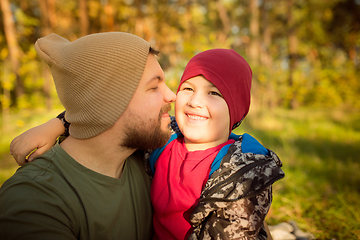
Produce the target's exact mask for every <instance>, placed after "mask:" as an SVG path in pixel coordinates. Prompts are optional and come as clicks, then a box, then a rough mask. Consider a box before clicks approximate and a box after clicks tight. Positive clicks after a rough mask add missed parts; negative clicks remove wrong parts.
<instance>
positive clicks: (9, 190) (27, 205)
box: [0, 144, 152, 240]
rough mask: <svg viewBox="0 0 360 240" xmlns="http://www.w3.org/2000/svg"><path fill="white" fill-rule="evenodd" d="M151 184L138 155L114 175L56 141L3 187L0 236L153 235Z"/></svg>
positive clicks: (99, 237)
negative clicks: (82, 161)
mask: <svg viewBox="0 0 360 240" xmlns="http://www.w3.org/2000/svg"><path fill="white" fill-rule="evenodd" d="M150 186H151V182H150V178H149V176H148V175H147V174H146V172H145V170H144V167H143V165H142V160H141V159H139V158H138V157H136V156H130V157H129V158H128V159H127V160H126V162H125V165H124V169H123V173H122V175H121V178H120V179H115V178H111V177H108V176H105V175H102V174H99V173H97V172H94V171H92V170H90V169H88V168H86V167H84V166H82V165H81V164H79V163H78V162H76V161H75V160H74V159H73V158H71V157H70V156H69V155H68V154H67V153H66V152H65V151H64V150H63V149H62V148H61V146H60V145H59V144H56V145H55V146H54V147H53V148H51V149H50V150H49V151H48V152H46V153H45V154H43V155H42V156H41V157H39V158H38V159H36V160H35V161H33V162H32V163H28V164H25V165H24V166H23V167H21V168H19V169H18V170H17V172H16V173H15V174H14V176H12V177H11V178H10V179H8V180H7V181H6V182H5V183H4V184H3V186H2V187H1V189H0V236H1V239H37V240H38V239H52V240H56V239H66V240H69V239H84V240H85V239H86V240H89V239H95V240H104V239H130V240H132V239H134V240H135V239H151V238H152V207H151V202H150Z"/></svg>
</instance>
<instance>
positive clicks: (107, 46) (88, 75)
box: [35, 32, 150, 139]
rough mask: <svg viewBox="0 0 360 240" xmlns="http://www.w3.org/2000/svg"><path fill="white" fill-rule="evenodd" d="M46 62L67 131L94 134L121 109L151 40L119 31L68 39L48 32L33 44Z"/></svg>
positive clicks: (140, 71)
mask: <svg viewBox="0 0 360 240" xmlns="http://www.w3.org/2000/svg"><path fill="white" fill-rule="evenodd" d="M35 49H36V51H37V52H38V54H39V55H40V57H41V58H42V59H43V60H44V61H45V62H46V63H47V64H48V65H49V67H50V69H51V72H52V75H53V79H54V82H55V86H56V90H57V93H58V96H59V98H60V101H61V103H62V104H63V105H64V107H65V109H66V115H65V118H66V120H67V121H68V122H70V123H71V125H70V135H71V136H73V137H74V138H78V139H87V138H91V137H94V136H96V135H98V134H100V133H102V132H103V131H105V130H107V129H109V128H110V127H111V126H113V124H114V123H115V122H116V120H117V119H118V118H119V117H120V116H121V114H122V113H123V112H124V110H125V109H126V107H127V105H128V103H129V102H130V100H131V98H132V96H133V94H134V92H135V90H136V88H137V86H138V84H139V81H140V79H141V76H142V74H143V71H144V68H145V64H146V61H147V57H148V54H149V49H150V43H148V42H147V41H145V40H144V39H142V38H140V37H137V36H135V35H132V34H129V33H123V32H108V33H97V34H90V35H87V36H85V37H82V38H79V39H77V40H75V41H73V42H70V41H68V40H67V39H65V38H63V37H60V36H59V35H57V34H54V33H53V34H50V35H48V36H46V37H43V38H40V39H39V40H37V41H36V43H35Z"/></svg>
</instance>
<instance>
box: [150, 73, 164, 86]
mask: <svg viewBox="0 0 360 240" xmlns="http://www.w3.org/2000/svg"><path fill="white" fill-rule="evenodd" d="M155 80H156V81H159V82H161V81H164V78H163V77H161V76H160V75H156V76H154V77H152V78H150V79H149V80H148V81H147V84H149V83H151V82H153V81H155Z"/></svg>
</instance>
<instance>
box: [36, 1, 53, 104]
mask: <svg viewBox="0 0 360 240" xmlns="http://www.w3.org/2000/svg"><path fill="white" fill-rule="evenodd" d="M39 6H40V10H41V15H40V18H41V24H42V27H41V35H42V36H46V35H49V34H50V33H51V32H52V25H53V24H56V22H54V19H55V20H56V14H55V5H54V2H53V0H39ZM41 74H42V77H43V79H44V83H43V93H44V98H45V106H46V109H47V110H50V109H51V105H52V101H51V95H50V85H51V81H52V80H51V74H50V69H49V67H48V66H47V65H46V64H45V62H42V73H41Z"/></svg>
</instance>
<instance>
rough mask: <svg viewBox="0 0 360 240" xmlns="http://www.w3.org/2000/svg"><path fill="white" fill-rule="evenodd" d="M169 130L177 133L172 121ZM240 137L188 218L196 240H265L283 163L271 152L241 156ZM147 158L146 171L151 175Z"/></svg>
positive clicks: (242, 154) (208, 183)
mask: <svg viewBox="0 0 360 240" xmlns="http://www.w3.org/2000/svg"><path fill="white" fill-rule="evenodd" d="M171 128H172V130H173V132H174V133H178V132H180V131H179V129H178V127H177V124H176V122H175V119H174V118H172V122H171ZM242 140H243V139H242V136H240V138H239V139H238V140H237V141H236V142H235V143H234V144H232V145H231V146H230V148H229V150H228V152H227V154H226V155H225V156H224V157H223V159H222V161H221V164H220V168H219V169H218V170H216V171H215V172H214V173H213V174H212V175H211V177H210V178H209V180H208V181H207V183H206V185H205V187H204V189H203V191H202V193H201V196H200V201H199V203H198V204H197V206H196V207H195V209H194V211H193V212H192V214H191V215H190V222H191V224H192V226H193V232H192V233H191V235H190V236H189V238H188V240H197V239H219V240H220V239H261V240H262V239H264V240H266V239H267V234H266V231H265V228H264V225H263V221H264V219H265V216H266V215H267V213H268V211H269V209H270V205H271V201H272V187H271V185H272V184H273V183H274V182H275V181H277V180H279V179H281V178H283V177H284V172H283V171H282V170H281V166H282V163H281V161H280V159H279V158H278V156H277V155H276V154H275V153H274V152H273V151H271V150H268V151H269V154H268V155H263V154H253V153H243V152H242V148H241V144H242ZM148 158H149V154H146V161H145V163H146V166H147V167H146V168H147V170H148V172H149V174H150V175H152V171H151V169H150V166H149V164H148V162H149V161H148Z"/></svg>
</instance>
